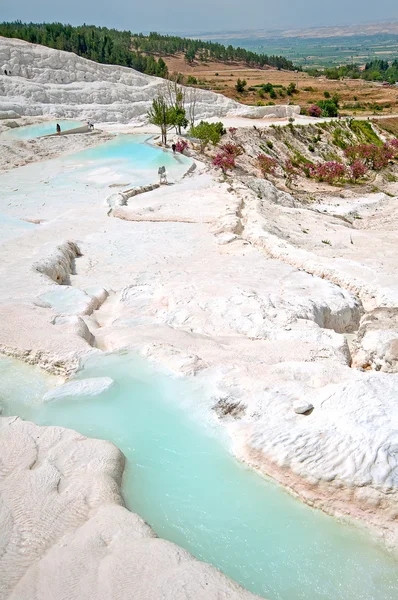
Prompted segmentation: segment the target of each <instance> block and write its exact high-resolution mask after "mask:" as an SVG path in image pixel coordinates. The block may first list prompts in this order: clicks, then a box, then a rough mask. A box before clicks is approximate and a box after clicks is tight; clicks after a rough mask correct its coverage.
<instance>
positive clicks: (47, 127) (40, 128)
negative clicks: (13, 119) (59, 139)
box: [1, 119, 85, 140]
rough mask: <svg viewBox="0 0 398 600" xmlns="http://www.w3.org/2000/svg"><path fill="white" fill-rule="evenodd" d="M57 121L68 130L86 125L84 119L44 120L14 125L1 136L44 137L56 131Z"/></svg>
mask: <svg viewBox="0 0 398 600" xmlns="http://www.w3.org/2000/svg"><path fill="white" fill-rule="evenodd" d="M57 123H59V125H60V127H61V131H67V130H68V129H74V128H75V127H82V126H83V125H85V123H83V122H82V121H74V120H70V119H59V120H58V121H44V122H42V123H36V124H35V125H26V126H25V127H13V128H12V129H9V130H8V131H4V132H3V133H2V134H1V136H2V137H7V138H17V139H19V140H32V139H34V138H38V137H42V136H43V135H50V134H51V133H56V127H57Z"/></svg>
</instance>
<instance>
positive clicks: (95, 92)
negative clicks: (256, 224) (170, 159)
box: [0, 38, 270, 123]
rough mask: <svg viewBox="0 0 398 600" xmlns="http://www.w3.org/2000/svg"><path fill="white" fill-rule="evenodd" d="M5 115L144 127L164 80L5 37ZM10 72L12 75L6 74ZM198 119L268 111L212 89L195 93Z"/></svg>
mask: <svg viewBox="0 0 398 600" xmlns="http://www.w3.org/2000/svg"><path fill="white" fill-rule="evenodd" d="M0 69H1V75H0V111H2V112H9V111H14V112H15V113H17V114H19V115H54V116H57V117H68V118H69V117H70V118H79V119H83V120H88V119H89V120H91V121H94V122H119V123H129V122H136V123H140V122H142V121H144V120H145V117H146V113H147V111H148V108H149V107H150V105H151V103H152V100H153V99H154V98H155V97H156V96H157V95H158V94H159V93H160V92H164V91H165V85H166V84H165V82H164V80H162V79H160V78H157V77H151V76H149V75H145V74H143V73H139V72H138V71H135V70H133V69H131V68H127V67H119V66H112V65H104V64H99V63H96V62H93V61H89V60H87V59H85V58H81V57H79V56H77V55H76V54H74V53H72V52H63V51H61V50H54V49H51V48H46V47H44V46H39V45H35V44H29V43H28V42H24V41H21V40H16V39H8V38H0ZM5 70H7V72H11V76H6V75H3V72H4V71H5ZM195 101H196V106H195V116H196V118H197V119H201V118H208V117H221V116H225V115H227V114H229V113H231V114H235V115H240V116H250V115H257V116H262V115H264V114H266V113H267V111H268V112H269V111H270V108H269V107H262V108H261V107H252V108H248V107H244V106H242V105H240V104H238V103H237V102H235V101H233V100H230V99H228V98H225V97H224V96H222V95H220V94H215V93H213V92H210V91H207V90H200V89H198V90H197V91H196V99H195Z"/></svg>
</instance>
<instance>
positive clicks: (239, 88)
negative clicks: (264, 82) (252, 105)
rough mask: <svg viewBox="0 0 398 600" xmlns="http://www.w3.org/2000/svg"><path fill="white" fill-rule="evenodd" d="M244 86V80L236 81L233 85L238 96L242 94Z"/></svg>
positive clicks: (245, 82)
mask: <svg viewBox="0 0 398 600" xmlns="http://www.w3.org/2000/svg"><path fill="white" fill-rule="evenodd" d="M246 85H247V81H246V79H238V81H237V82H236V84H235V89H236V91H237V92H238V94H242V93H243V92H244V91H245V87H246Z"/></svg>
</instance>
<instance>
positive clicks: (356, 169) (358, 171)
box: [350, 159, 369, 181]
mask: <svg viewBox="0 0 398 600" xmlns="http://www.w3.org/2000/svg"><path fill="white" fill-rule="evenodd" d="M368 171H369V168H368V167H367V166H366V165H365V163H364V162H362V161H361V160H359V159H356V160H354V162H353V163H352V164H351V165H350V174H351V179H352V180H353V181H357V180H358V179H360V178H361V177H363V176H364V175H366V173H367V172H368Z"/></svg>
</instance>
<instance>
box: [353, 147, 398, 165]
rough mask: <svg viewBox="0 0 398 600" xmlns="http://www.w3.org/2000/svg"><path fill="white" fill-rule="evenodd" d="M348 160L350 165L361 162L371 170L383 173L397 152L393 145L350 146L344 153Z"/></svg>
mask: <svg viewBox="0 0 398 600" xmlns="http://www.w3.org/2000/svg"><path fill="white" fill-rule="evenodd" d="M344 153H345V155H346V158H347V159H348V161H349V162H350V163H353V162H354V161H356V160H361V161H362V162H364V163H365V165H367V166H368V167H369V168H370V169H373V170H374V171H381V169H384V168H385V167H387V165H388V163H389V161H390V160H391V159H392V158H394V156H395V154H396V150H395V148H394V146H392V145H391V143H386V144H383V146H376V144H358V145H357V146H348V148H346V149H345V151H344Z"/></svg>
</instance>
